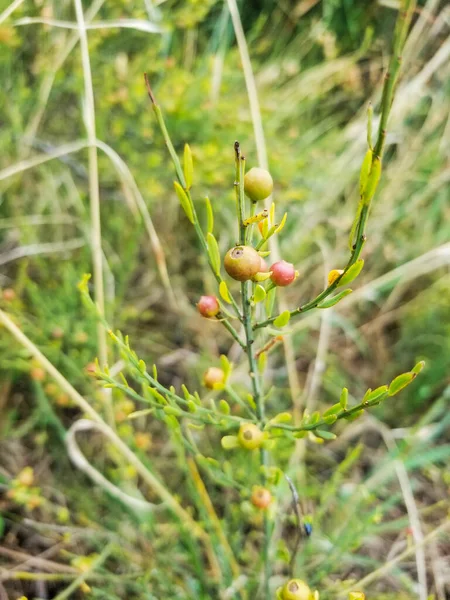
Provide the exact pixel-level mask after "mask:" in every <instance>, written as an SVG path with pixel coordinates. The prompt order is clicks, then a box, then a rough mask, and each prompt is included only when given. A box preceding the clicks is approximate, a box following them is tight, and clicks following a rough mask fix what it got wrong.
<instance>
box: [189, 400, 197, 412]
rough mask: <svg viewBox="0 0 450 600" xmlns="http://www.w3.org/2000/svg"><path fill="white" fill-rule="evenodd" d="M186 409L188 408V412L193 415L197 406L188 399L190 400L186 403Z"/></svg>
mask: <svg viewBox="0 0 450 600" xmlns="http://www.w3.org/2000/svg"><path fill="white" fill-rule="evenodd" d="M187 408H188V411H189V412H190V413H195V412H197V405H196V404H195V402H194V401H193V400H192V398H190V399H189V400H188V403H187Z"/></svg>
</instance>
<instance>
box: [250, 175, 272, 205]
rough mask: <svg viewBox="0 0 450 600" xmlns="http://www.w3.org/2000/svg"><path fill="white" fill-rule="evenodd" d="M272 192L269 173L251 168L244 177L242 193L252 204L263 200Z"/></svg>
mask: <svg viewBox="0 0 450 600" xmlns="http://www.w3.org/2000/svg"><path fill="white" fill-rule="evenodd" d="M272 190H273V179H272V176H271V175H270V173H269V171H266V170H265V169H260V168H259V167H253V169H250V171H248V173H246V174H245V177H244V192H245V195H246V196H247V197H248V198H250V200H251V201H252V202H258V201H259V200H265V199H266V198H268V197H269V196H270V194H271V193H272Z"/></svg>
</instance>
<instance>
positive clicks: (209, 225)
mask: <svg viewBox="0 0 450 600" xmlns="http://www.w3.org/2000/svg"><path fill="white" fill-rule="evenodd" d="M205 204H206V219H207V221H206V231H207V233H212V232H213V229H214V213H213V208H212V204H211V200H210V199H209V198H208V196H206V197H205Z"/></svg>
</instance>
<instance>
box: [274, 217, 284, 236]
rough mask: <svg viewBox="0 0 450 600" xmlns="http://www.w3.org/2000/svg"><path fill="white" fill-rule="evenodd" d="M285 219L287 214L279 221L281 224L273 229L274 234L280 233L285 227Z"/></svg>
mask: <svg viewBox="0 0 450 600" xmlns="http://www.w3.org/2000/svg"><path fill="white" fill-rule="evenodd" d="M286 219H287V213H284V215H283V218H282V219H281V222H280V224H279V225H278V227H276V228H275V232H274V233H280V231H281V230H282V229H283V227H284V226H285V225H286Z"/></svg>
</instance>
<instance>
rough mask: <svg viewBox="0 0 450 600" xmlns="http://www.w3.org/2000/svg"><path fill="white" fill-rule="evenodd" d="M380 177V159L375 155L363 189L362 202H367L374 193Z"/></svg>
mask: <svg viewBox="0 0 450 600" xmlns="http://www.w3.org/2000/svg"><path fill="white" fill-rule="evenodd" d="M380 177H381V160H380V159H379V158H378V156H375V157H374V158H373V160H372V168H371V170H370V173H369V177H368V180H367V184H366V188H365V190H364V196H363V199H364V204H369V203H370V201H371V200H372V198H373V196H374V195H375V191H376V189H377V187H378V182H379V181H380Z"/></svg>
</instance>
